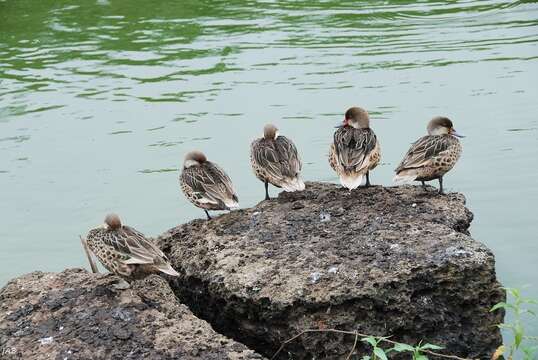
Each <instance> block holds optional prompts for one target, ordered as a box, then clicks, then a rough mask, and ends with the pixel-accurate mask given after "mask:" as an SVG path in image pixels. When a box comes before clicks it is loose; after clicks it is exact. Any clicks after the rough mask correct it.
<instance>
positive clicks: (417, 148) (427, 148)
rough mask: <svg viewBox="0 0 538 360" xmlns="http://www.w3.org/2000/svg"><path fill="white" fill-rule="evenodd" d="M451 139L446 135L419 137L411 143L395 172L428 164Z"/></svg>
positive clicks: (443, 149) (448, 144)
mask: <svg viewBox="0 0 538 360" xmlns="http://www.w3.org/2000/svg"><path fill="white" fill-rule="evenodd" d="M451 140H452V139H451V137H450V136H446V135H426V136H423V137H421V138H420V139H418V140H417V141H416V142H414V143H413V144H412V145H411V147H410V148H409V150H408V151H407V153H406V154H405V156H404V158H403V160H402V162H401V163H400V165H398V167H397V168H396V172H397V173H398V172H400V171H402V170H404V169H416V168H420V167H423V166H425V165H428V164H429V163H431V161H432V159H433V158H435V157H436V156H437V155H439V154H440V153H441V152H443V151H445V150H447V149H448V148H449V147H450V145H451V144H452V142H451Z"/></svg>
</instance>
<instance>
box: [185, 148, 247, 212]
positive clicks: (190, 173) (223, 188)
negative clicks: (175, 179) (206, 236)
mask: <svg viewBox="0 0 538 360" xmlns="http://www.w3.org/2000/svg"><path fill="white" fill-rule="evenodd" d="M180 185H181V190H182V191H183V194H185V196H186V197H187V199H188V200H189V201H190V202H191V203H193V204H194V205H195V206H197V207H199V208H202V209H204V210H205V212H206V215H207V217H208V218H210V216H209V213H208V211H207V210H230V209H233V208H236V207H238V206H239V204H238V198H237V195H236V193H235V190H234V188H233V185H232V181H231V180H230V178H229V177H228V175H227V174H226V173H225V172H224V170H223V169H222V168H221V167H220V166H218V165H217V164H215V163H212V162H210V161H208V160H207V158H206V157H205V155H204V154H202V153H201V152H198V151H193V152H190V153H188V154H187V155H186V157H185V162H184V164H183V170H182V172H181V175H180Z"/></svg>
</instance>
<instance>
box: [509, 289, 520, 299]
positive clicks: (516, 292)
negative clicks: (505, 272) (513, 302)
mask: <svg viewBox="0 0 538 360" xmlns="http://www.w3.org/2000/svg"><path fill="white" fill-rule="evenodd" d="M507 290H508V292H510V294H512V296H513V297H515V298H516V299H519V298H521V292H520V291H519V289H515V288H508V289H507Z"/></svg>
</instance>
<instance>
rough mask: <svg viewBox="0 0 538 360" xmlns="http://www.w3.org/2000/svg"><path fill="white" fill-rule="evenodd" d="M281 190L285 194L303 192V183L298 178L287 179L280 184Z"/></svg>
mask: <svg viewBox="0 0 538 360" xmlns="http://www.w3.org/2000/svg"><path fill="white" fill-rule="evenodd" d="M281 186H282V189H284V191H287V192H294V191H303V190H304V189H305V185H304V181H303V180H302V179H301V178H300V177H296V178H293V179H289V181H286V182H283V183H282V184H281Z"/></svg>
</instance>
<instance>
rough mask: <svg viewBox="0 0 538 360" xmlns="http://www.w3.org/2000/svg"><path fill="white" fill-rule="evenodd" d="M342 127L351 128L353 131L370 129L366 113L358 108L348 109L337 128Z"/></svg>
mask: <svg viewBox="0 0 538 360" xmlns="http://www.w3.org/2000/svg"><path fill="white" fill-rule="evenodd" d="M343 126H351V127H353V128H355V129H368V128H369V127H370V116H369V115H368V111H366V110H364V109H363V108H360V107H352V108H349V109H348V110H347V111H346V114H345V116H344V121H343V122H342V123H341V124H339V125H338V126H337V128H340V127H343Z"/></svg>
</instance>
